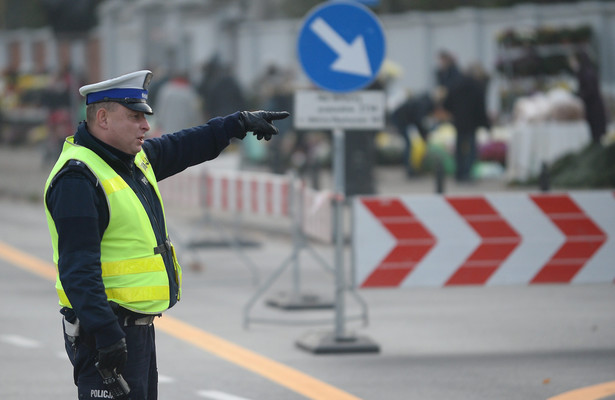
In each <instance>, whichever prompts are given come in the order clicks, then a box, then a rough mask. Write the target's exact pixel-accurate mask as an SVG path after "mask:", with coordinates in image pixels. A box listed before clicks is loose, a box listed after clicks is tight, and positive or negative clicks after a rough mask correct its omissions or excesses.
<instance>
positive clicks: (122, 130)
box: [107, 105, 150, 155]
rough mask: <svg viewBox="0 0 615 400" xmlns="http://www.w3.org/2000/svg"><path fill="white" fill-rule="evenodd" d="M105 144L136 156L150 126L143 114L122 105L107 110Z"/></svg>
mask: <svg viewBox="0 0 615 400" xmlns="http://www.w3.org/2000/svg"><path fill="white" fill-rule="evenodd" d="M108 129H109V131H108V136H107V144H109V145H111V146H113V147H115V148H116V149H118V150H121V151H123V152H124V153H127V154H133V155H134V154H137V153H138V152H139V151H141V146H142V145H143V142H144V140H145V134H146V133H147V131H149V129H150V126H149V123H148V122H147V120H146V119H145V114H144V113H142V112H140V111H134V110H131V109H129V108H126V107H124V106H122V105H118V106H116V107H114V108H113V109H112V110H109V114H108Z"/></svg>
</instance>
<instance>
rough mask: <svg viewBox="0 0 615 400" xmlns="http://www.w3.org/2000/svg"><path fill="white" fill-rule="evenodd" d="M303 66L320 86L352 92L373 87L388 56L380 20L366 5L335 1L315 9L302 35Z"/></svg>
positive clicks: (301, 32)
mask: <svg viewBox="0 0 615 400" xmlns="http://www.w3.org/2000/svg"><path fill="white" fill-rule="evenodd" d="M297 51H298V56H299V61H300V63H301V66H302V68H303V70H304V71H305V73H306V74H307V76H308V77H309V78H310V80H311V81H312V82H313V83H314V84H315V85H316V86H318V87H320V88H322V89H325V90H329V91H332V92H351V91H353V90H358V89H362V88H364V87H365V86H367V85H369V84H370V83H371V82H372V81H373V80H374V79H375V78H376V76H377V75H378V71H379V70H380V66H381V65H382V62H383V61H384V56H385V39H384V33H383V30H382V26H381V25H380V21H378V18H377V17H376V16H375V15H374V14H373V13H372V12H371V11H370V10H369V9H368V8H367V7H365V6H363V5H361V4H359V3H353V2H349V1H331V2H328V3H325V4H323V5H320V6H317V7H315V8H314V9H313V10H312V11H310V13H309V14H308V15H307V17H306V18H305V20H304V22H303V26H302V28H301V30H300V32H299V38H298V42H297Z"/></svg>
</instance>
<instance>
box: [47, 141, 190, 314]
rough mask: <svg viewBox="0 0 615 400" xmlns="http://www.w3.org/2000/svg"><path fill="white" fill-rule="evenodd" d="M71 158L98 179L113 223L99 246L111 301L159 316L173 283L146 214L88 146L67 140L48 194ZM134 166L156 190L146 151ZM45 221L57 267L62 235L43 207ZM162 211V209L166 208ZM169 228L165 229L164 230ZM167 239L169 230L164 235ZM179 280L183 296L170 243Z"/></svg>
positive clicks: (60, 292) (62, 298)
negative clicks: (59, 241) (60, 235)
mask: <svg viewBox="0 0 615 400" xmlns="http://www.w3.org/2000/svg"><path fill="white" fill-rule="evenodd" d="M70 160H78V161H81V162H83V163H84V164H85V165H86V166H87V167H88V168H89V169H90V171H92V173H93V174H94V175H95V176H96V178H97V179H98V182H99V183H100V185H101V186H102V188H103V190H104V192H105V195H106V198H107V205H108V206H109V225H108V226H107V229H106V230H105V232H104V234H103V238H102V241H101V243H100V255H101V269H102V280H103V283H104V285H105V292H106V294H107V299H108V300H109V301H113V302H115V303H117V304H119V305H121V306H122V307H124V308H126V309H129V310H132V311H136V312H139V313H142V314H158V313H161V312H163V311H165V310H166V309H167V308H169V296H170V294H169V293H170V292H169V279H168V274H167V271H166V268H165V264H164V261H163V258H162V255H161V254H155V253H156V252H155V251H154V248H155V247H156V246H157V243H156V235H155V234H154V230H153V228H152V225H151V222H150V219H149V217H148V215H147V212H146V211H145V209H144V208H143V205H142V204H141V201H140V200H139V198H138V197H137V195H136V194H135V192H134V191H133V190H132V189H131V188H130V186H129V185H128V184H127V183H126V182H125V181H124V180H123V179H122V178H121V177H120V176H119V175H118V174H117V173H116V172H115V171H114V170H113V168H111V167H110V166H109V165H108V164H107V163H106V162H105V161H103V159H102V158H100V157H99V156H98V155H97V154H96V153H94V152H93V151H92V150H90V149H88V148H87V147H83V146H79V145H77V144H75V142H74V138H73V137H72V136H71V137H69V138H67V140H66V142H65V143H64V147H63V148H62V153H61V154H60V157H59V158H58V161H57V162H56V164H55V166H54V167H53V169H52V170H51V173H50V175H49V178H48V179H47V183H46V184H45V196H46V195H47V190H48V189H49V185H50V183H51V182H52V181H53V178H54V177H55V175H56V174H57V173H58V172H59V171H60V170H61V169H62V167H63V166H64V165H65V164H66V163H67V162H68V161H70ZM134 162H135V164H136V166H137V168H139V169H140V170H141V171H142V172H143V174H144V175H145V177H146V178H147V180H148V181H149V183H150V184H151V185H152V187H153V188H154V190H155V191H156V195H157V196H158V199H159V200H160V204H161V205H162V198H161V197H160V192H159V191H158V185H157V182H156V177H155V175H154V172H153V170H152V168H151V165H150V164H149V161H148V159H147V156H146V155H145V152H144V151H141V152H139V153H138V154H137V155H136V156H135V161H134ZM45 212H46V214H47V223H48V225H49V233H50V235H51V241H52V245H53V260H54V262H55V264H56V269H57V266H58V258H59V256H58V233H57V230H56V227H55V223H54V221H53V218H51V214H50V213H49V209H48V208H47V204H45ZM163 213H164V207H163ZM165 229H166V227H165ZM165 235H166V232H165ZM170 251H171V252H172V256H173V263H174V268H175V279H176V280H177V284H178V286H179V291H178V300H179V297H180V294H181V280H182V272H181V267H180V266H179V263H178V262H177V257H176V256H175V250H174V248H173V246H172V245H171V247H170ZM56 291H57V293H58V297H59V298H60V305H62V306H66V307H71V304H70V301H69V299H68V297H67V296H66V293H65V292H64V289H63V288H62V282H60V275H59V273H58V274H57V278H56Z"/></svg>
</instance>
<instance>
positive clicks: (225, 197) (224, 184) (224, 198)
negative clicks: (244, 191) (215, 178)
mask: <svg viewBox="0 0 615 400" xmlns="http://www.w3.org/2000/svg"><path fill="white" fill-rule="evenodd" d="M220 208H221V209H222V210H223V211H227V210H228V209H229V184H228V178H221V179H220Z"/></svg>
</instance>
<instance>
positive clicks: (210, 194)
mask: <svg viewBox="0 0 615 400" xmlns="http://www.w3.org/2000/svg"><path fill="white" fill-rule="evenodd" d="M206 180H207V190H206V192H205V194H206V196H205V197H206V199H205V201H206V203H207V207H213V205H214V178H212V177H211V176H209V175H208V176H207V178H206Z"/></svg>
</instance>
